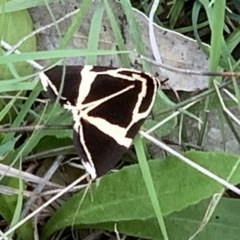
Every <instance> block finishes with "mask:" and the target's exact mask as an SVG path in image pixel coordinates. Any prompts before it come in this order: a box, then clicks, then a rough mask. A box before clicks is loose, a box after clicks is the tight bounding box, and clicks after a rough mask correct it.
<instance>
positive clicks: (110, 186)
mask: <svg viewBox="0 0 240 240" xmlns="http://www.w3.org/2000/svg"><path fill="white" fill-rule="evenodd" d="M185 155H186V157H188V158H190V159H192V160H193V161H194V162H197V163H199V164H200V165H201V166H204V167H206V168H207V169H209V170H211V171H212V172H214V173H215V174H217V175H218V176H221V177H223V178H225V179H226V178H227V177H228V176H229V174H230V172H231V169H232V168H233V166H234V165H235V164H236V162H237V161H238V156H234V155H230V154H226V153H207V152H188V153H187V154H185ZM149 167H150V170H151V174H152V178H153V182H154V185H155V189H156V192H157V196H158V198H159V202H160V205H161V209H162V213H163V215H164V216H167V215H169V214H171V213H174V212H176V211H180V210H182V209H184V208H186V207H188V206H190V205H193V204H197V203H199V202H200V201H201V200H203V199H207V198H209V197H210V196H212V195H213V194H214V193H216V192H219V191H220V190H221V189H222V186H220V185H219V184H218V183H216V182H215V181H213V180H211V179H209V178H208V177H206V176H204V175H203V174H202V173H199V172H197V171H196V170H194V169H192V168H191V167H189V166H187V165H186V164H184V163H182V162H181V161H179V160H178V159H176V158H175V157H168V158H167V159H165V160H164V161H163V160H153V161H149ZM239 181H240V168H238V169H237V170H236V172H235V174H234V176H233V179H232V182H233V183H237V182H239ZM82 198H83V192H80V193H78V194H76V195H75V196H74V197H72V198H71V199H69V201H67V202H66V203H65V204H64V205H63V206H62V207H61V208H60V209H59V210H58V211H57V212H56V213H55V214H54V215H53V217H52V218H51V219H50V221H49V222H48V223H47V224H46V225H45V228H44V229H43V237H44V238H43V239H46V237H48V236H49V235H51V234H52V233H53V232H54V231H56V230H58V229H62V228H63V227H67V226H72V225H78V226H79V225H80V226H82V227H83V226H84V227H87V226H90V225H95V226H99V228H101V224H102V223H105V222H109V223H120V222H123V221H143V220H144V221H150V220H151V219H155V216H154V211H153V208H152V205H151V203H150V200H149V196H148V193H147V191H146V188H145V184H144V182H143V179H142V176H141V172H140V169H139V166H138V165H133V166H130V167H126V168H124V169H122V170H120V171H119V172H117V173H113V174H109V175H106V176H104V177H102V178H101V180H100V182H99V183H98V184H93V185H92V186H91V191H90V192H89V193H88V194H87V195H86V196H85V198H84V200H83V201H82ZM81 201H82V202H81ZM80 202H81V205H79V204H80ZM99 224H100V225H99ZM150 227H151V226H150V225H149V224H146V225H145V228H146V232H147V231H150V230H149V229H148V228H150ZM135 228H137V226H135ZM167 229H168V226H167ZM139 231H143V230H142V226H140V227H139Z"/></svg>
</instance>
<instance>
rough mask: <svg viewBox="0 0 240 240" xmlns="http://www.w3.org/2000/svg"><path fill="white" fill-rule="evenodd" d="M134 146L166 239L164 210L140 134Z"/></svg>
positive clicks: (135, 139)
mask: <svg viewBox="0 0 240 240" xmlns="http://www.w3.org/2000/svg"><path fill="white" fill-rule="evenodd" d="M134 146H135V149H136V153H137V157H138V161H139V166H140V169H141V172H142V176H143V179H144V182H145V184H146V188H147V191H148V194H149V198H150V200H151V202H152V206H153V209H154V211H155V214H156V218H157V221H158V224H159V228H160V229H161V232H162V234H163V238H164V240H168V234H167V230H166V226H165V223H164V219H163V215H162V211H161V206H160V203H159V201H158V198H157V193H156V190H155V187H154V184H153V180H152V176H151V172H150V169H149V166H148V163H147V159H146V155H145V152H144V147H143V142H142V139H141V137H140V135H139V134H138V135H137V136H136V137H135V138H134Z"/></svg>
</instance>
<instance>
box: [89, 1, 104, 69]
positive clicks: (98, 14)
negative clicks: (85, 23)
mask: <svg viewBox="0 0 240 240" xmlns="http://www.w3.org/2000/svg"><path fill="white" fill-rule="evenodd" d="M103 12H104V6H103V3H101V2H96V4H95V10H94V14H93V17H92V20H91V26H90V31H89V35H88V45H87V49H89V50H90V51H95V50H96V51H97V50H98V44H99V36H100V31H101V28H102V17H103ZM96 62H97V55H95V56H87V57H86V62H85V64H89V65H94V64H96Z"/></svg>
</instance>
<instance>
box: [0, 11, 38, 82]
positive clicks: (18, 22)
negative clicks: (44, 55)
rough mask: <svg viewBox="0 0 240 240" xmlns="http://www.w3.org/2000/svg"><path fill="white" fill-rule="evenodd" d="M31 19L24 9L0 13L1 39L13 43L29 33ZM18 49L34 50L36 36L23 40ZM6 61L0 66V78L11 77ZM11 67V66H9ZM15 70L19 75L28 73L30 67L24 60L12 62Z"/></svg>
mask: <svg viewBox="0 0 240 240" xmlns="http://www.w3.org/2000/svg"><path fill="white" fill-rule="evenodd" d="M32 28H33V25H32V20H31V17H30V15H29V13H28V11H26V10H22V11H17V12H13V13H4V12H3V13H1V14H0V35H1V40H4V41H6V42H7V43H9V44H11V45H14V44H16V43H17V42H18V41H19V40H21V39H22V38H23V37H25V36H27V35H29V34H30V33H31V32H32ZM18 50H20V51H22V52H29V51H34V50H36V38H35V37H31V38H29V39H28V40H27V41H25V42H24V43H23V44H21V46H20V47H19V48H18ZM1 55H4V52H3V51H0V56H1ZM9 66H10V65H7V61H6V62H5V64H4V65H1V66H0V73H1V74H0V79H9V78H11V77H12V73H11V71H10V70H9ZM11 67H12V66H11ZM14 67H15V70H16V71H17V73H18V74H19V75H21V76H23V75H27V74H30V73H31V71H32V67H31V66H30V65H29V64H28V63H26V62H19V63H16V64H14Z"/></svg>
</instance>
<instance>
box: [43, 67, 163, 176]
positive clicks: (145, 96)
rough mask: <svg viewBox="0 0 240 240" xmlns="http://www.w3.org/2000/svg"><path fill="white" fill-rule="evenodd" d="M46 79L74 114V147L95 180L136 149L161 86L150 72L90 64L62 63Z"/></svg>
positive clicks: (48, 87)
mask: <svg viewBox="0 0 240 240" xmlns="http://www.w3.org/2000/svg"><path fill="white" fill-rule="evenodd" d="M40 79H41V82H42V85H43V87H44V89H45V91H47V93H48V94H49V96H50V97H51V98H56V97H58V99H59V101H60V103H61V105H62V106H63V107H64V108H65V109H68V110H70V111H71V112H72V115H73V122H74V123H73V142H74V146H75V148H76V151H77V153H78V155H79V157H80V159H81V161H82V164H83V165H84V167H85V169H86V171H87V172H88V173H89V174H90V176H91V178H93V179H94V178H96V177H99V176H101V175H103V174H105V173H106V172H107V171H109V170H110V169H112V168H113V167H114V166H115V165H116V163H117V162H118V161H119V160H120V158H121V157H122V155H123V154H124V153H125V152H126V151H127V149H128V148H129V147H130V145H131V143H132V140H133V138H134V136H135V135H136V134H137V132H138V130H139V129H140V127H141V125H142V124H143V122H144V120H145V119H146V118H147V116H148V115H149V113H150V111H151V108H152V106H153V103H154V101H155V96H156V92H157V90H158V88H159V87H160V85H161V83H160V80H159V79H157V78H155V77H153V76H151V75H150V74H148V73H144V72H140V71H137V70H131V69H126V68H112V67H101V66H90V65H84V66H66V67H63V66H56V67H54V68H52V69H50V70H47V71H45V72H42V73H40Z"/></svg>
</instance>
